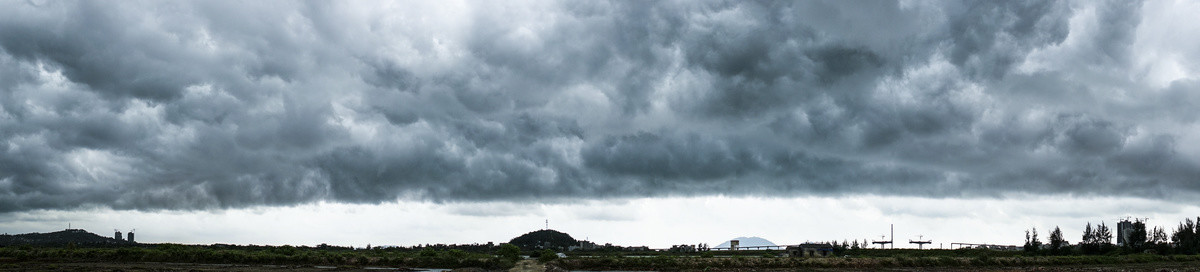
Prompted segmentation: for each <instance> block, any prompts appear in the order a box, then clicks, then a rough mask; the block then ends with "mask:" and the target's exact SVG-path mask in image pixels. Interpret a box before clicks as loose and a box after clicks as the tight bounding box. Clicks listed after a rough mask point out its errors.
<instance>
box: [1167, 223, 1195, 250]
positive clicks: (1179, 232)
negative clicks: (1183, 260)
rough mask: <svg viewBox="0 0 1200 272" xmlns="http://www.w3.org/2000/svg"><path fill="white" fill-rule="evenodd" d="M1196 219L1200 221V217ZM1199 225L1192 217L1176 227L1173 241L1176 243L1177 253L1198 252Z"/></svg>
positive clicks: (1172, 236)
mask: <svg viewBox="0 0 1200 272" xmlns="http://www.w3.org/2000/svg"><path fill="white" fill-rule="evenodd" d="M1196 220H1197V221H1200V218H1196ZM1198 227H1200V226H1197V224H1196V222H1194V221H1192V219H1191V218H1188V219H1186V220H1185V221H1183V222H1181V223H1179V227H1178V228H1175V233H1173V234H1171V241H1172V242H1174V243H1175V253H1181V254H1196V249H1197V248H1196V247H1197V245H1198V244H1197V241H1196V233H1197V230H1198V229H1197V228H1198Z"/></svg>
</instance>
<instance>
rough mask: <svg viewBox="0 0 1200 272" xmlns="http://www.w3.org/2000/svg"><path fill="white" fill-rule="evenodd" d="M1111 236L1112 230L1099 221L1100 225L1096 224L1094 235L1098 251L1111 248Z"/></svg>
mask: <svg viewBox="0 0 1200 272" xmlns="http://www.w3.org/2000/svg"><path fill="white" fill-rule="evenodd" d="M1112 237H1113V234H1112V230H1110V229H1109V228H1108V225H1105V224H1104V222H1103V221H1101V222H1100V225H1099V226H1096V237H1095V238H1096V247H1097V248H1098V249H1099V253H1105V252H1108V251H1110V250H1112V247H1113V245H1112Z"/></svg>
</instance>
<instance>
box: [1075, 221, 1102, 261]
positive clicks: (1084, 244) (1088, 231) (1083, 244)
mask: <svg viewBox="0 0 1200 272" xmlns="http://www.w3.org/2000/svg"><path fill="white" fill-rule="evenodd" d="M1079 249H1081V250H1083V253H1084V254H1095V253H1096V252H1097V251H1099V250H1098V248H1096V231H1095V230H1092V222H1088V224H1087V227H1084V228H1083V240H1081V241H1079Z"/></svg>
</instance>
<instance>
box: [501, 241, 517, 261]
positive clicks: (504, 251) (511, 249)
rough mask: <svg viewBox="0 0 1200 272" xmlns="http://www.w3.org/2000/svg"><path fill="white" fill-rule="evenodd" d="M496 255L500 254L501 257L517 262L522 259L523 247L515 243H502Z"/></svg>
mask: <svg viewBox="0 0 1200 272" xmlns="http://www.w3.org/2000/svg"><path fill="white" fill-rule="evenodd" d="M496 255H499V256H500V258H501V259H505V260H508V261H510V262H514V263H515V262H517V260H520V259H521V248H518V247H517V246H515V245H513V244H503V245H500V250H498V251H497V252H496Z"/></svg>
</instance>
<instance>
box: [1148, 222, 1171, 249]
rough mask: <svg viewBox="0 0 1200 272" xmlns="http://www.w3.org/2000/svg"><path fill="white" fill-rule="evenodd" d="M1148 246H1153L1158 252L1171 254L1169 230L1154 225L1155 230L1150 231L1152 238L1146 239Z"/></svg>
mask: <svg viewBox="0 0 1200 272" xmlns="http://www.w3.org/2000/svg"><path fill="white" fill-rule="evenodd" d="M1146 244H1147V246H1149V247H1153V248H1154V251H1156V253H1158V254H1164V255H1166V254H1170V253H1171V252H1170V251H1171V244H1170V243H1168V242H1167V232H1166V230H1163V228H1162V227H1154V231H1151V232H1150V238H1149V239H1148V240H1147V241H1146Z"/></svg>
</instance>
